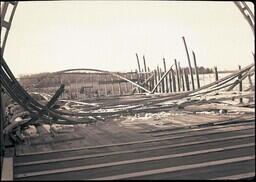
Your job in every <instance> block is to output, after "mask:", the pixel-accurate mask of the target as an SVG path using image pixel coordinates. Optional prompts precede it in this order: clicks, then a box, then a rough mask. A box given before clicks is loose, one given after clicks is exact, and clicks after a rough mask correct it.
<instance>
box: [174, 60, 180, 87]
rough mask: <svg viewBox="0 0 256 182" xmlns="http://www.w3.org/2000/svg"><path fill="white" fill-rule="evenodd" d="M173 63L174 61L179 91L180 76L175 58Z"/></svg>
mask: <svg viewBox="0 0 256 182" xmlns="http://www.w3.org/2000/svg"><path fill="white" fill-rule="evenodd" d="M174 63H175V70H176V75H177V83H178V91H179V92H180V76H179V70H178V65H177V60H176V59H174Z"/></svg>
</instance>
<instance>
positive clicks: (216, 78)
mask: <svg viewBox="0 0 256 182" xmlns="http://www.w3.org/2000/svg"><path fill="white" fill-rule="evenodd" d="M214 74H215V81H217V80H219V76H218V69H217V66H215V67H214Z"/></svg>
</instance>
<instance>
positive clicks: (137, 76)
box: [135, 69, 141, 93]
mask: <svg viewBox="0 0 256 182" xmlns="http://www.w3.org/2000/svg"><path fill="white" fill-rule="evenodd" d="M135 74H136V80H137V83H138V84H139V83H140V74H139V73H138V70H137V69H136V70H135ZM137 89H138V92H139V93H140V91H141V90H140V88H137Z"/></svg>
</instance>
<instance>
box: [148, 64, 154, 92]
mask: <svg viewBox="0 0 256 182" xmlns="http://www.w3.org/2000/svg"><path fill="white" fill-rule="evenodd" d="M151 74H152V73H151ZM149 76H150V69H149V67H148V76H147V78H148V77H149ZM152 80H153V79H150V81H149V82H148V84H147V86H148V89H149V90H151V89H152Z"/></svg>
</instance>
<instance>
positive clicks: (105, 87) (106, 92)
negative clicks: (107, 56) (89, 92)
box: [104, 74, 108, 96]
mask: <svg viewBox="0 0 256 182" xmlns="http://www.w3.org/2000/svg"><path fill="white" fill-rule="evenodd" d="M104 80H105V84H104V89H105V96H107V95H108V91H107V75H106V74H105V75H104Z"/></svg>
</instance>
